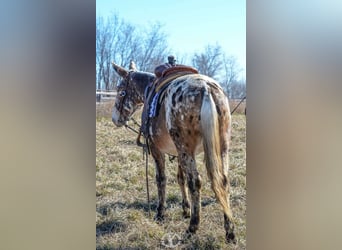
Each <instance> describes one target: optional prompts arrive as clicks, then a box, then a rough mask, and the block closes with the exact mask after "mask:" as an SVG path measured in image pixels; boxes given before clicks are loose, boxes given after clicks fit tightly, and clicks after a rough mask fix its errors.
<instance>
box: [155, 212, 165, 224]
mask: <svg viewBox="0 0 342 250" xmlns="http://www.w3.org/2000/svg"><path fill="white" fill-rule="evenodd" d="M154 220H155V221H156V222H160V223H162V222H164V220H165V218H164V215H158V214H157V215H156V216H155V217H154Z"/></svg>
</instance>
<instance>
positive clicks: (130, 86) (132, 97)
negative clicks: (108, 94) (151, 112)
mask: <svg viewBox="0 0 342 250" xmlns="http://www.w3.org/2000/svg"><path fill="white" fill-rule="evenodd" d="M112 66H113V68H114V70H115V71H116V72H117V73H118V75H119V76H121V78H122V80H121V81H120V82H119V83H118V84H117V86H116V91H117V95H116V97H115V101H114V106H113V112H112V121H113V122H114V124H115V125H116V126H118V127H120V126H123V125H125V124H126V123H127V121H128V120H129V119H130V118H131V116H132V115H133V114H134V112H135V111H136V110H137V109H139V108H140V107H142V106H143V104H144V91H145V88H146V87H147V86H148V84H150V83H151V82H152V81H153V80H154V78H155V76H154V75H153V74H151V73H147V72H140V71H137V69H136V67H135V63H134V62H133V61H131V63H130V67H129V70H126V69H125V68H123V67H121V66H119V65H117V64H115V63H112Z"/></svg>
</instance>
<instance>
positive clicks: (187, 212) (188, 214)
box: [183, 211, 191, 219]
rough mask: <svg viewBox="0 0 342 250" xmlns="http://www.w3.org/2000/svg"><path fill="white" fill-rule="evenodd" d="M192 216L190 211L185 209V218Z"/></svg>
mask: <svg viewBox="0 0 342 250" xmlns="http://www.w3.org/2000/svg"><path fill="white" fill-rule="evenodd" d="M190 216H191V214H190V211H183V218H184V219H187V218H190Z"/></svg>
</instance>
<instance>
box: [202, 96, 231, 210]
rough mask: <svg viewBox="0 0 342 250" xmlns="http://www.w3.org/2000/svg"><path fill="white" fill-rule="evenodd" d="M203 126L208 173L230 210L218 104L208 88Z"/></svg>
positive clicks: (213, 186)
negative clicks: (222, 155) (222, 156)
mask: <svg viewBox="0 0 342 250" xmlns="http://www.w3.org/2000/svg"><path fill="white" fill-rule="evenodd" d="M201 128H202V136H203V148H204V158H205V165H206V169H207V174H208V177H209V179H210V180H211V186H212V189H213V191H214V193H215V195H216V199H217V200H218V201H219V202H220V204H221V205H222V207H223V210H224V211H229V210H230V209H229V204H228V203H227V189H226V186H227V181H228V180H227V177H226V176H225V175H224V171H223V162H222V158H221V142H220V132H219V131H220V130H219V121H218V113H217V109H216V105H215V103H214V100H213V97H212V96H211V94H210V93H209V91H208V89H206V90H205V91H204V93H203V100H202V107H201Z"/></svg>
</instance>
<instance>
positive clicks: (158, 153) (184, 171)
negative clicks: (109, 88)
mask: <svg viewBox="0 0 342 250" xmlns="http://www.w3.org/2000/svg"><path fill="white" fill-rule="evenodd" d="M132 65H133V66H132ZM112 66H113V68H114V70H115V71H116V72H117V74H118V75H119V76H121V78H122V80H121V81H120V82H119V83H118V85H117V96H116V98H115V101H114V106H113V112H112V121H113V123H114V124H115V125H116V126H117V127H121V126H123V125H126V124H127V122H128V121H129V120H130V118H131V117H132V115H133V114H134V112H135V111H136V110H137V109H139V108H140V107H141V106H142V105H144V102H145V101H146V93H145V92H146V91H148V87H149V86H150V85H151V83H152V82H153V81H154V80H155V75H154V74H152V73H148V72H142V71H137V69H136V67H135V65H134V64H131V66H130V68H129V70H126V69H125V68H124V67H121V66H119V65H117V64H115V63H114V62H113V63H112ZM142 122H143V121H142ZM148 131H149V148H150V153H151V155H152V157H153V158H154V162H155V167H156V183H157V187H158V206H157V213H156V216H155V219H156V220H158V221H163V220H164V215H165V207H166V200H165V187H166V175H165V154H171V155H176V156H178V173H177V180H178V184H179V186H180V190H181V194H182V208H183V216H184V217H185V218H189V217H190V224H189V227H188V229H187V230H186V233H187V234H189V235H190V236H191V235H192V234H195V233H196V231H197V230H198V228H199V224H200V210H201V202H200V201H201V185H202V179H201V176H200V173H199V171H198V169H197V167H196V159H195V156H196V155H197V154H199V153H200V152H203V151H204V158H205V166H206V172H207V175H208V178H209V179H210V181H211V187H212V190H213V191H214V193H215V196H216V199H217V200H218V202H219V203H220V204H221V207H222V210H223V216H224V228H225V232H226V235H225V236H226V241H227V242H228V243H233V244H236V237H235V233H234V224H233V215H232V210H231V207H230V202H229V179H228V168H229V155H228V150H229V141H230V134H231V114H230V108H229V103H228V97H227V96H226V95H225V94H224V91H223V89H222V88H221V87H220V85H219V84H218V83H217V82H216V81H215V80H214V79H212V78H210V77H208V76H205V75H202V74H187V75H183V76H179V77H177V78H175V79H173V80H172V81H171V82H170V83H169V84H168V86H167V87H166V89H165V92H164V97H163V99H162V101H161V103H160V110H159V112H158V114H157V115H156V116H155V117H153V118H151V120H150V122H149V125H148ZM189 193H190V200H189ZM190 201H191V203H190Z"/></svg>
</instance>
